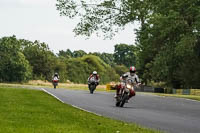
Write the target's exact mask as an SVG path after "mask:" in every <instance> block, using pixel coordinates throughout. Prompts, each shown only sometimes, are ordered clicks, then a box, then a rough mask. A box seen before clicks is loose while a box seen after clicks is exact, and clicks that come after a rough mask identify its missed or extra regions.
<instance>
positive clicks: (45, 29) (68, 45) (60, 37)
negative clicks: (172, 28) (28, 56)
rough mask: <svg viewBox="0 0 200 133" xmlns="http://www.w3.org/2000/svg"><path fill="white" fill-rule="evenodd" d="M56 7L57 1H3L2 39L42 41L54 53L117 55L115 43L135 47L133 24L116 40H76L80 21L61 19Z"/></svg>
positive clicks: (0, 10)
mask: <svg viewBox="0 0 200 133" xmlns="http://www.w3.org/2000/svg"><path fill="white" fill-rule="evenodd" d="M55 4H56V0H0V38H1V37H4V36H12V35H16V37H17V38H18V39H27V40H30V41H34V40H39V41H40V42H45V43H47V44H48V45H49V47H50V49H51V50H52V51H53V52H54V53H58V51H59V50H66V49H70V50H72V51H74V50H84V51H85V52H107V53H113V52H114V45H115V44H120V43H126V44H134V41H135V34H134V32H133V27H134V26H132V25H129V26H127V28H126V29H125V30H124V31H122V32H120V33H119V34H117V35H116V36H115V37H114V38H113V39H112V40H104V39H103V38H98V37H96V36H95V35H94V36H92V37H90V39H86V38H85V37H83V36H78V37H75V34H74V33H73V31H72V30H73V28H74V27H75V24H76V23H77V21H75V20H71V19H67V18H66V17H60V15H59V12H58V11H57V10H56V6H55Z"/></svg>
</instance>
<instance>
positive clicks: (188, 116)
mask: <svg viewBox="0 0 200 133" xmlns="http://www.w3.org/2000/svg"><path fill="white" fill-rule="evenodd" d="M43 90H44V91H45V92H47V93H49V94H51V95H54V96H55V97H57V99H59V100H60V101H62V102H64V103H67V104H71V105H72V106H75V107H77V108H80V109H83V110H86V111H88V112H93V113H95V114H97V115H102V116H106V117H110V118H114V119H118V120H123V121H126V122H133V123H137V124H139V125H142V126H145V127H149V128H154V129H157V130H161V131H164V132H167V133H200V102H198V101H193V100H187V99H182V98H173V97H160V96H154V95H150V94H143V93H137V94H136V96H135V97H134V98H132V99H130V101H129V103H127V104H125V106H124V107H123V108H121V107H115V99H114V97H113V96H114V93H108V92H97V91H95V92H94V94H90V93H89V91H79V90H67V89H43Z"/></svg>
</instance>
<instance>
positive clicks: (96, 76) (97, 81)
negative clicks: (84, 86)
mask: <svg viewBox="0 0 200 133" xmlns="http://www.w3.org/2000/svg"><path fill="white" fill-rule="evenodd" d="M92 77H94V78H95V82H96V86H97V85H99V81H100V77H99V75H98V74H91V75H90V76H89V78H88V87H89V86H90V79H91V78H92Z"/></svg>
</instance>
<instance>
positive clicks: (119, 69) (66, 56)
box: [0, 36, 130, 84]
mask: <svg viewBox="0 0 200 133" xmlns="http://www.w3.org/2000/svg"><path fill="white" fill-rule="evenodd" d="M123 47H127V48H128V47H129V45H126V44H123ZM117 51H119V50H117ZM129 51H130V50H129ZM119 53H120V51H119ZM116 54H117V53H115V55H116ZM0 59H1V60H0V81H1V82H23V81H28V80H38V79H40V80H48V81H51V78H52V75H53V74H54V73H55V72H58V73H59V75H60V81H61V82H69V81H70V82H74V83H87V79H88V77H89V76H90V74H91V73H92V72H93V71H97V72H98V74H99V75H100V78H101V82H100V83H101V84H105V83H108V82H111V81H118V80H119V76H120V75H121V74H122V73H124V72H126V71H127V70H128V69H127V67H126V66H124V65H122V64H123V63H122V64H121V65H117V64H118V63H116V62H115V59H114V56H113V54H109V53H98V52H95V53H88V54H87V53H86V52H85V51H83V50H77V51H71V50H70V49H67V50H66V51H64V50H61V51H59V53H58V54H57V55H55V54H54V53H53V52H52V51H51V50H50V49H49V47H48V45H47V44H45V43H40V42H39V41H34V42H31V41H28V40H24V39H17V38H16V37H15V36H12V37H3V38H1V39H0ZM127 62H128V60H127Z"/></svg>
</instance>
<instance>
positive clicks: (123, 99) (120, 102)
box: [116, 81, 135, 107]
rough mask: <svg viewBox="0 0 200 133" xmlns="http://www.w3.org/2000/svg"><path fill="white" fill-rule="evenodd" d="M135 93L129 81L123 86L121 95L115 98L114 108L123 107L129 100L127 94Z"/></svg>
mask: <svg viewBox="0 0 200 133" xmlns="http://www.w3.org/2000/svg"><path fill="white" fill-rule="evenodd" d="M131 90H132V91H135V90H134V85H133V84H132V82H131V81H127V82H126V83H125V84H124V87H123V89H121V93H120V94H119V95H118V96H117V98H116V106H117V107H123V106H124V104H125V103H126V101H128V99H129V94H130V92H131Z"/></svg>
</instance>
